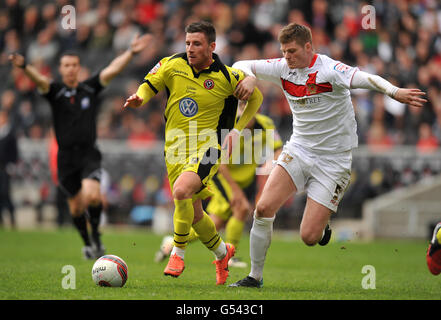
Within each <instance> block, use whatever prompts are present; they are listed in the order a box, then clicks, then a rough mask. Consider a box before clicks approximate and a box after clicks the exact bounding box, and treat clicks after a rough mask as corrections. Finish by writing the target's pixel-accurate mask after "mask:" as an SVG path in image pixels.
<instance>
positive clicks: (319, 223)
mask: <svg viewBox="0 0 441 320" xmlns="http://www.w3.org/2000/svg"><path fill="white" fill-rule="evenodd" d="M331 213H332V211H331V210H330V209H329V208H327V207H325V206H324V205H322V204H320V203H318V202H317V201H315V200H313V199H311V198H309V197H308V199H307V200H306V207H305V211H304V213H303V218H302V222H301V224H300V237H301V238H302V240H303V242H304V243H305V244H306V245H308V246H314V245H316V244H317V243H320V244H321V245H325V244H327V243H328V242H329V239H330V236H331V229H330V228H329V224H328V223H329V219H330V217H331Z"/></svg>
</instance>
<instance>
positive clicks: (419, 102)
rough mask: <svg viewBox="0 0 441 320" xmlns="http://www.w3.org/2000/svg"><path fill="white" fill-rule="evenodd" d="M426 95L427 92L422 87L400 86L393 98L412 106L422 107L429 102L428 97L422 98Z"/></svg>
mask: <svg viewBox="0 0 441 320" xmlns="http://www.w3.org/2000/svg"><path fill="white" fill-rule="evenodd" d="M425 95H426V93H425V92H423V91H421V90H420V89H405V88H399V89H398V90H397V92H396V93H395V95H394V96H393V98H394V99H395V100H397V101H399V102H401V103H405V104H408V105H409V106H412V107H422V106H423V105H424V103H426V102H427V100H426V99H424V98H422V96H425Z"/></svg>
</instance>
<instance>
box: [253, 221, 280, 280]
mask: <svg viewBox="0 0 441 320" xmlns="http://www.w3.org/2000/svg"><path fill="white" fill-rule="evenodd" d="M274 218H275V217H272V218H259V217H256V214H254V221H253V226H252V228H251V231H250V258H251V272H250V274H249V276H250V277H252V278H254V279H256V280H259V281H260V280H261V279H262V275H263V266H264V264H265V258H266V252H267V250H268V248H269V246H270V244H271V238H272V235H273V222H274Z"/></svg>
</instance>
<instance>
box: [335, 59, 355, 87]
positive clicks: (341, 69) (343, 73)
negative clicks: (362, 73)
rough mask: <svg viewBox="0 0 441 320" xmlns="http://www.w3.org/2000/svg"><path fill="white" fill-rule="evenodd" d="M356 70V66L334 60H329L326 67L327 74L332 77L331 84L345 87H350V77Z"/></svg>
mask: <svg viewBox="0 0 441 320" xmlns="http://www.w3.org/2000/svg"><path fill="white" fill-rule="evenodd" d="M357 70H358V68H357V67H351V66H348V65H346V64H344V63H342V62H340V61H335V60H331V61H330V64H329V68H328V72H329V76H330V77H331V79H332V82H333V85H337V86H339V87H343V88H346V89H350V87H351V80H352V77H353V76H354V73H355V72H356V71H357Z"/></svg>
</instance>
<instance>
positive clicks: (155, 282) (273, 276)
mask: <svg viewBox="0 0 441 320" xmlns="http://www.w3.org/2000/svg"><path fill="white" fill-rule="evenodd" d="M161 240H162V236H160V235H156V234H153V233H151V232H149V231H148V230H146V229H142V230H141V229H133V230H128V229H124V230H120V229H110V228H108V229H104V230H103V242H104V244H105V246H106V248H107V253H108V254H115V255H117V256H120V257H121V258H123V259H124V260H125V261H126V263H127V265H128V269H129V276H128V281H127V283H126V285H125V286H124V287H123V288H101V287H98V286H96V285H95V284H94V282H93V281H92V277H91V269H92V265H93V263H94V261H90V260H84V259H83V258H82V255H81V247H82V243H81V240H80V237H79V235H78V234H77V233H76V231H75V230H74V229H70V228H66V229H61V230H51V231H10V230H0V257H1V265H2V268H0V281H1V286H0V300H297V299H302V300H396V299H399V300H403V299H404V300H434V299H436V300H438V299H439V298H440V294H439V293H440V287H441V276H439V277H436V276H433V275H431V274H430V272H429V271H428V269H427V266H426V261H425V254H426V249H427V245H428V242H427V241H421V240H418V241H375V242H370V243H364V242H357V241H345V242H337V241H331V242H330V243H329V244H328V245H327V246H325V247H320V246H315V247H307V246H306V245H304V244H303V243H302V242H301V241H299V239H298V238H297V237H295V236H286V235H281V234H277V233H276V234H275V235H274V238H273V241H272V244H271V247H270V250H269V252H268V255H267V262H266V265H265V271H264V287H263V288H262V289H251V288H229V287H227V286H216V284H215V283H216V280H215V267H214V265H212V264H211V262H212V261H213V255H212V254H211V252H209V251H208V250H207V249H206V248H205V247H204V246H203V245H202V244H201V243H200V242H196V243H193V244H190V245H189V247H188V250H187V253H186V259H185V261H186V269H185V271H184V273H183V274H182V275H181V276H180V277H179V278H177V279H176V278H171V277H165V276H163V273H162V272H163V269H164V267H165V264H166V261H164V262H163V263H160V264H157V263H154V262H153V256H154V253H155V252H156V250H157V249H158V248H159V245H160V243H161ZM248 241H249V239H248V237H247V235H245V236H244V238H243V240H242V243H241V245H240V248H239V252H238V256H240V257H242V258H243V260H245V261H246V262H248V264H249V254H248V252H249V251H248V245H249V243H248ZM66 265H70V266H73V268H74V270H75V289H63V286H62V281H63V278H64V277H65V276H67V275H72V273H71V272H69V273H63V272H62V270H63V267H64V266H66ZM364 266H368V267H365V268H368V269H367V270H365V271H364V272H363V267H364ZM248 272H249V268H246V269H237V268H230V277H229V278H228V280H227V284H229V283H232V282H235V281H237V280H239V279H242V278H243V277H245V276H246V275H247V274H248ZM365 277H369V280H367V278H365ZM363 279H364V280H363ZM363 283H364V284H365V287H366V286H368V287H370V289H365V288H363ZM373 287H375V288H373Z"/></svg>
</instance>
